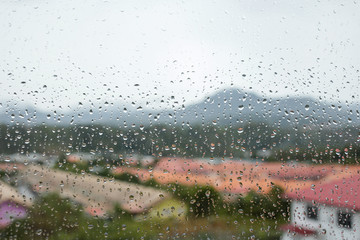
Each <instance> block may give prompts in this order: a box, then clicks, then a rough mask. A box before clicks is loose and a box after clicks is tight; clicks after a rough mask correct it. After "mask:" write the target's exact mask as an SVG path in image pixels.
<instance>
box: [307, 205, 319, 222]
mask: <svg viewBox="0 0 360 240" xmlns="http://www.w3.org/2000/svg"><path fill="white" fill-rule="evenodd" d="M307 217H308V218H310V219H314V220H317V219H318V207H314V206H307Z"/></svg>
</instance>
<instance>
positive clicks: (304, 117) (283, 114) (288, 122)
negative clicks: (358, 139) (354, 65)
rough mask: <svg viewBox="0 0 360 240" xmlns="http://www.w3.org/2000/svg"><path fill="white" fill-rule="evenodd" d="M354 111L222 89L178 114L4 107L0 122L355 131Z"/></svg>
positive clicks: (356, 114)
mask: <svg viewBox="0 0 360 240" xmlns="http://www.w3.org/2000/svg"><path fill="white" fill-rule="evenodd" d="M358 109H359V108H358V105H351V106H346V105H339V104H331V103H325V102H320V101H316V100H314V99H312V98H309V97H301V98H294V97H293V98H291V97H288V98H264V97H260V96H259V95H257V94H255V93H249V92H244V91H242V90H240V89H234V88H232V89H225V90H222V91H219V92H216V93H214V94H213V95H211V96H209V97H206V98H205V99H203V100H202V101H200V102H198V103H194V104H191V105H188V106H184V107H183V108H179V109H171V110H163V111H150V110H147V109H141V108H136V107H134V106H127V105H125V104H119V105H118V106H115V105H107V106H97V107H94V106H92V107H90V106H78V107H77V108H74V109H71V110H69V111H65V110H57V111H51V110H49V111H39V110H36V109H35V108H34V107H23V106H18V105H16V104H13V105H11V104H8V105H7V106H3V107H2V112H1V115H0V121H1V122H2V123H6V124H12V123H19V124H28V125H32V124H42V123H44V124H51V125H54V124H56V125H69V124H105V125H116V126H124V125H125V126H131V125H133V124H135V125H140V124H143V125H149V124H156V123H163V124H164V123H166V124H190V125H196V124H217V125H229V124H232V125H237V124H241V123H246V122H267V123H269V124H272V125H282V126H296V125H300V126H302V125H319V126H320V125H321V126H332V125H349V124H351V125H359V124H360V117H359V110H358Z"/></svg>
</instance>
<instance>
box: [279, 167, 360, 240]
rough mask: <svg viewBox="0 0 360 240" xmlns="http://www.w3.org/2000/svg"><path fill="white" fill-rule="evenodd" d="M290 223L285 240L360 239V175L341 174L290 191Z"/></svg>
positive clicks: (288, 194) (287, 226)
mask: <svg viewBox="0 0 360 240" xmlns="http://www.w3.org/2000/svg"><path fill="white" fill-rule="evenodd" d="M285 197H288V198H290V199H291V200H292V203H291V222H290V224H289V225H286V226H283V230H284V231H285V232H284V234H283V236H282V240H301V239H329V240H331V239H336V240H337V239H360V176H359V175H358V174H353V175H350V176H349V175H347V176H344V175H340V176H339V177H338V178H337V179H332V180H330V181H326V182H323V183H320V184H317V185H313V186H310V187H305V188H303V189H300V190H297V191H293V192H291V193H287V194H286V195H285Z"/></svg>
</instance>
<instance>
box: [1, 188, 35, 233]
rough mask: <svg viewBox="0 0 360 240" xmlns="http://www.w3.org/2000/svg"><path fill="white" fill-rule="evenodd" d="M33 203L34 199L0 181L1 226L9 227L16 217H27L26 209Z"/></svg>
mask: <svg viewBox="0 0 360 240" xmlns="http://www.w3.org/2000/svg"><path fill="white" fill-rule="evenodd" d="M31 205H32V199H29V198H27V197H26V196H24V195H21V193H19V192H18V191H17V190H16V189H15V188H13V187H11V186H10V185H8V184H6V183H4V182H2V181H0V228H4V227H7V226H8V225H10V224H11V223H12V221H13V220H15V219H21V218H25V217H26V209H27V208H28V207H30V206H31Z"/></svg>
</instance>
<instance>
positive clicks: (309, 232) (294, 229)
mask: <svg viewBox="0 0 360 240" xmlns="http://www.w3.org/2000/svg"><path fill="white" fill-rule="evenodd" d="M281 229H282V230H283V231H290V232H295V233H298V234H301V235H312V234H315V233H316V231H315V230H312V229H306V228H303V227H299V226H294V225H291V224H288V225H284V226H282V227H281Z"/></svg>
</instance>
